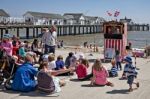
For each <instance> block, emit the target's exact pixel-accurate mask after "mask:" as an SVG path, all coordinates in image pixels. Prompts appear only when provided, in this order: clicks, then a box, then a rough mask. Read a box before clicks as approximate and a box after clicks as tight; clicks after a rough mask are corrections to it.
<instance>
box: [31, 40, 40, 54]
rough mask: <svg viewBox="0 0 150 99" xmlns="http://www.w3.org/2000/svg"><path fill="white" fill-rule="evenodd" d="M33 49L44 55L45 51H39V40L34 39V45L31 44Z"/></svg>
mask: <svg viewBox="0 0 150 99" xmlns="http://www.w3.org/2000/svg"><path fill="white" fill-rule="evenodd" d="M31 49H32V51H33V52H34V53H36V54H37V55H40V56H42V55H43V53H42V52H40V51H39V47H38V40H37V39H34V41H33V43H32V45H31Z"/></svg>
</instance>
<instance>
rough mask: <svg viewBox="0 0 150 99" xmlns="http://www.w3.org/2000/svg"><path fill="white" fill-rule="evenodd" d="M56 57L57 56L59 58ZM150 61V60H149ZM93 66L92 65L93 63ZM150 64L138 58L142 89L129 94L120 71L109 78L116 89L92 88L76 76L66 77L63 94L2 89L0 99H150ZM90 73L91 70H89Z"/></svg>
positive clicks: (63, 52) (139, 79) (94, 56)
mask: <svg viewBox="0 0 150 99" xmlns="http://www.w3.org/2000/svg"><path fill="white" fill-rule="evenodd" d="M69 51H74V50H73V49H72V50H67V51H66V50H57V52H56V53H57V55H58V54H61V55H63V56H64V57H66V55H67V54H68V52H69ZM57 55H56V56H57ZM85 55H86V57H87V58H88V59H90V60H91V61H92V60H93V59H96V58H97V57H102V55H100V54H99V53H94V54H93V56H89V53H85ZM149 60H150V59H149ZM91 65H92V63H91ZM104 66H105V67H106V68H108V69H109V68H110V63H104ZM149 66H150V62H148V59H143V58H137V67H138V68H139V69H140V70H138V72H139V75H138V78H137V80H138V81H139V82H140V88H139V89H137V90H135V91H133V92H131V93H129V92H128V91H127V89H128V85H127V83H126V80H119V78H120V77H121V73H122V71H119V77H116V78H109V80H110V81H112V82H113V83H114V84H115V86H114V87H108V86H105V87H90V86H88V84H89V83H90V81H82V82H81V81H77V80H76V76H70V77H65V78H66V81H67V85H66V86H65V87H63V88H62V92H60V93H55V94H52V95H49V94H45V93H41V92H39V91H34V92H29V93H22V92H14V91H7V90H3V86H1V87H0V99H27V98H28V99H33V98H34V99H43V98H44V99H50V98H51V99H150V76H149V75H150V67H149ZM89 71H90V69H89Z"/></svg>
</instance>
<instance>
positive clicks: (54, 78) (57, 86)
mask: <svg viewBox="0 0 150 99" xmlns="http://www.w3.org/2000/svg"><path fill="white" fill-rule="evenodd" d="M53 82H54V85H55V92H60V91H61V88H60V83H59V82H60V79H59V78H57V77H54V76H53Z"/></svg>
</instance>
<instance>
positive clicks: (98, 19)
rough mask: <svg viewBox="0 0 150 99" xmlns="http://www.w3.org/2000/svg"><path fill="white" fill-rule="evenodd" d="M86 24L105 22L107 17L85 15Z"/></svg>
mask: <svg viewBox="0 0 150 99" xmlns="http://www.w3.org/2000/svg"><path fill="white" fill-rule="evenodd" d="M84 17H85V24H89V25H94V24H102V23H103V22H105V19H104V18H102V17H93V16H84Z"/></svg>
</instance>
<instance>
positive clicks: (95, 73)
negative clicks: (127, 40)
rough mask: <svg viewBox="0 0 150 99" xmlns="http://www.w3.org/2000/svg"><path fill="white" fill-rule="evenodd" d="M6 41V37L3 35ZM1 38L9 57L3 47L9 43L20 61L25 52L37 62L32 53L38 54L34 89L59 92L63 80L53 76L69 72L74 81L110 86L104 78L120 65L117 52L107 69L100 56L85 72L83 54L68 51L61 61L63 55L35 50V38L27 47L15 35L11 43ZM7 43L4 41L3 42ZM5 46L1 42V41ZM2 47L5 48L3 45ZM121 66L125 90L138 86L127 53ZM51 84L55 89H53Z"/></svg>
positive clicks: (113, 72)
mask: <svg viewBox="0 0 150 99" xmlns="http://www.w3.org/2000/svg"><path fill="white" fill-rule="evenodd" d="M5 38H6V40H7V39H9V38H7V35H6V37H5ZM6 40H5V39H4V40H3V41H2V43H1V46H2V47H3V48H5V49H6V51H7V53H8V55H9V54H10V55H11V56H12V53H10V51H9V49H8V48H6V47H9V46H10V49H13V48H14V49H13V51H14V53H13V54H14V55H18V57H19V60H21V62H20V61H19V62H20V63H23V62H24V60H25V57H26V56H27V55H29V54H30V55H31V56H32V57H33V58H34V63H36V62H38V61H37V60H36V59H37V58H36V56H38V55H39V56H40V57H39V62H38V63H39V64H40V67H39V72H38V74H37V78H38V89H40V90H42V91H46V92H52V91H54V90H55V92H59V91H60V90H61V89H60V86H63V85H65V82H64V80H60V79H59V78H57V77H56V76H57V75H71V74H73V72H76V74H77V77H78V80H81V81H83V80H89V79H90V80H91V83H90V84H91V85H100V86H104V85H108V86H114V84H113V83H112V82H110V81H108V79H107V78H108V77H116V76H118V73H117V71H118V70H122V66H121V61H122V60H121V58H120V56H119V52H118V54H116V57H115V59H114V60H112V61H111V64H112V68H111V70H109V71H107V70H106V68H105V67H104V66H103V65H102V62H101V60H100V59H96V60H95V62H94V64H93V65H92V67H91V68H92V70H91V73H90V74H88V72H87V69H88V68H89V67H90V65H89V62H88V60H87V59H86V58H85V57H84V55H83V54H80V55H78V56H77V55H75V54H74V53H72V52H70V53H69V55H68V56H67V58H66V60H65V62H64V61H63V57H62V56H61V55H59V56H58V57H57V60H56V61H55V55H54V54H51V53H50V54H46V55H44V54H43V53H42V52H40V51H39V50H38V49H39V48H38V40H37V39H35V40H34V42H33V43H32V45H31V46H30V47H29V44H28V42H24V43H23V42H20V41H19V40H18V39H17V38H14V40H13V41H14V42H13V46H14V47H12V46H11V45H8V44H10V42H8V41H9V40H8V41H6ZM6 42H7V43H8V44H5V43H6ZM3 43H4V44H5V45H4V44H3ZM5 46H6V47H5ZM124 61H125V63H126V64H125V67H124V71H123V76H125V77H127V83H128V84H129V91H133V88H132V84H136V86H137V87H139V83H135V82H134V78H135V77H137V72H136V68H135V67H134V66H133V64H132V58H131V57H129V56H127V57H126V58H125V59H124ZM54 87H55V88H54Z"/></svg>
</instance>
